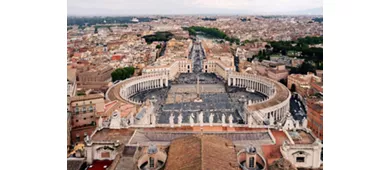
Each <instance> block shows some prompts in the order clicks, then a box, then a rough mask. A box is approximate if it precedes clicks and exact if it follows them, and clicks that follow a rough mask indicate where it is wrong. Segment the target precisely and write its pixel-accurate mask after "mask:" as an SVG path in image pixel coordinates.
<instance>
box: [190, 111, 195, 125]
mask: <svg viewBox="0 0 390 170" xmlns="http://www.w3.org/2000/svg"><path fill="white" fill-rule="evenodd" d="M189 119H190V125H191V127H192V126H194V119H195V116H194V114H193V113H191V115H190V116H189Z"/></svg>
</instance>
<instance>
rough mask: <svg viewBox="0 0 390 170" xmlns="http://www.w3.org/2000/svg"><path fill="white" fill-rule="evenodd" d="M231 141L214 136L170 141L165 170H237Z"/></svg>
mask: <svg viewBox="0 0 390 170" xmlns="http://www.w3.org/2000/svg"><path fill="white" fill-rule="evenodd" d="M231 146H233V143H232V141H230V140H228V139H225V138H221V137H217V136H214V135H194V136H186V137H182V138H179V139H175V140H173V141H172V143H171V145H170V147H169V153H168V159H167V163H166V166H165V167H166V168H165V169H177V170H187V169H188V170H208V169H210V170H211V169H212V170H239V165H238V163H237V155H236V153H235V151H234V148H233V147H231Z"/></svg>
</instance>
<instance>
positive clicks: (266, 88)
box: [228, 76, 275, 97]
mask: <svg viewBox="0 0 390 170" xmlns="http://www.w3.org/2000/svg"><path fill="white" fill-rule="evenodd" d="M228 86H236V87H242V88H250V89H253V90H255V91H258V92H260V93H263V94H265V95H266V96H268V97H271V96H272V95H273V94H274V93H275V88H274V85H273V84H272V83H271V82H267V81H265V80H261V79H259V78H256V79H254V78H253V77H252V76H244V77H241V76H230V77H229V78H228Z"/></svg>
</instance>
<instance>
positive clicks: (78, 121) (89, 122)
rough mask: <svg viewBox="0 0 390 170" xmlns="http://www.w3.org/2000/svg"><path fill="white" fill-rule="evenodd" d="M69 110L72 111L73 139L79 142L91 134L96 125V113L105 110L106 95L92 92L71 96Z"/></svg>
mask: <svg viewBox="0 0 390 170" xmlns="http://www.w3.org/2000/svg"><path fill="white" fill-rule="evenodd" d="M69 100H70V102H69V111H70V113H71V120H70V121H71V127H72V132H71V136H72V137H71V140H72V142H77V141H80V140H82V139H83V137H84V136H85V135H90V134H91V133H92V132H93V130H94V129H95V127H96V115H99V114H101V113H102V112H104V96H103V95H101V94H92V95H86V96H75V97H71V98H70V99H69Z"/></svg>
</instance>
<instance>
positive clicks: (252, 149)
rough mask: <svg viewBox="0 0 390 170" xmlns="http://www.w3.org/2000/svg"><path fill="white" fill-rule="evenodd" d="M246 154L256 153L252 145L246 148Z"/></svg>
mask: <svg viewBox="0 0 390 170" xmlns="http://www.w3.org/2000/svg"><path fill="white" fill-rule="evenodd" d="M246 152H247V153H256V148H255V147H254V146H253V145H250V146H248V147H247V148H246Z"/></svg>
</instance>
